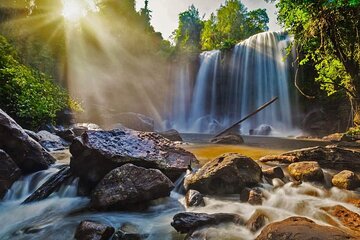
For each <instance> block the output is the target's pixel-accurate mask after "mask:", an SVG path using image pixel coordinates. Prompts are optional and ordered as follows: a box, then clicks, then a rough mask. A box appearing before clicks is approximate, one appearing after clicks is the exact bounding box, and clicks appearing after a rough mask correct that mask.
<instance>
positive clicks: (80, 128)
mask: <svg viewBox="0 0 360 240" xmlns="http://www.w3.org/2000/svg"><path fill="white" fill-rule="evenodd" d="M70 129H71V130H72V131H73V132H74V134H75V137H78V136H81V135H82V134H83V133H84V132H86V131H99V130H101V128H100V127H99V125H97V124H95V123H76V124H73V125H71V126H70Z"/></svg>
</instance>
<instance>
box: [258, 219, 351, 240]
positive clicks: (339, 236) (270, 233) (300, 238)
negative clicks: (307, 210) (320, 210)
mask: <svg viewBox="0 0 360 240" xmlns="http://www.w3.org/2000/svg"><path fill="white" fill-rule="evenodd" d="M315 239H316V240H345V239H346V240H355V239H358V238H356V237H354V236H352V235H350V234H348V233H346V232H344V231H342V230H340V229H338V228H335V227H329V226H323V225H318V224H316V223H315V222H313V221H312V220H310V219H307V218H304V217H290V218H287V219H285V220H283V221H280V222H274V223H271V224H269V225H267V226H266V227H265V228H264V229H263V230H262V231H261V233H260V235H259V236H258V237H257V238H256V240H315Z"/></svg>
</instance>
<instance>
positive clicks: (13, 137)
mask: <svg viewBox="0 0 360 240" xmlns="http://www.w3.org/2000/svg"><path fill="white" fill-rule="evenodd" d="M0 148H1V149H3V150H4V151H6V153H7V154H8V155H9V156H10V157H11V158H12V160H13V161H14V162H15V163H16V165H17V166H18V167H19V168H20V169H21V170H22V172H23V173H32V172H36V171H40V170H44V169H47V168H48V167H49V166H50V164H52V163H54V162H55V159H54V158H53V157H52V156H51V155H50V154H49V153H48V152H46V151H45V150H44V149H43V148H42V147H41V145H40V144H39V143H38V142H36V141H35V140H34V139H32V138H31V137H30V136H29V135H28V134H26V132H25V131H24V129H22V128H21V127H20V126H19V125H18V124H17V123H16V122H15V121H14V120H13V119H12V118H11V117H10V116H8V115H7V114H6V113H5V112H4V111H2V110H1V109H0Z"/></svg>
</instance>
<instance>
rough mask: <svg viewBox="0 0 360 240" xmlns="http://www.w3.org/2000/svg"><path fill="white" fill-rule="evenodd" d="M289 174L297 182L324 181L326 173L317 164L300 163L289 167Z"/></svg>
mask: <svg viewBox="0 0 360 240" xmlns="http://www.w3.org/2000/svg"><path fill="white" fill-rule="evenodd" d="M288 172H289V174H290V176H292V177H293V178H294V179H295V180H297V181H308V182H312V181H318V182H321V181H323V180H324V173H323V171H322V169H321V168H320V166H319V164H318V163H317V162H298V163H292V164H290V165H289V166H288Z"/></svg>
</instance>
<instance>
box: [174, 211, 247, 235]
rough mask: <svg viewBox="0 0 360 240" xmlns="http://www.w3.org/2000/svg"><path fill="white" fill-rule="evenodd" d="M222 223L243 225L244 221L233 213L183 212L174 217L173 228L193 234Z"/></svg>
mask: <svg viewBox="0 0 360 240" xmlns="http://www.w3.org/2000/svg"><path fill="white" fill-rule="evenodd" d="M222 223H234V224H238V225H243V224H244V220H243V219H242V218H241V217H240V216H239V215H237V214H231V213H215V214H207V213H194V212H183V213H178V214H176V215H175V216H174V218H173V221H172V222H171V226H172V227H173V228H175V230H176V231H178V232H180V233H190V234H191V233H192V232H194V231H195V230H197V229H199V228H201V227H204V226H214V225H219V224H222Z"/></svg>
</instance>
